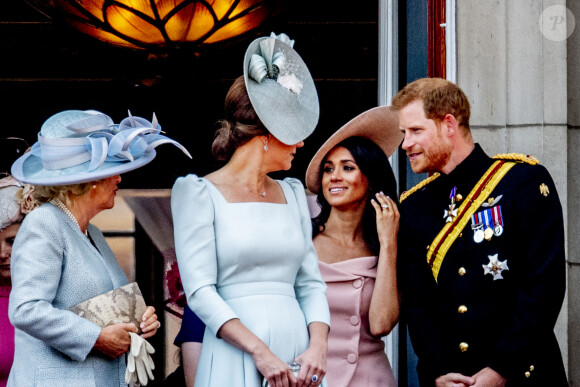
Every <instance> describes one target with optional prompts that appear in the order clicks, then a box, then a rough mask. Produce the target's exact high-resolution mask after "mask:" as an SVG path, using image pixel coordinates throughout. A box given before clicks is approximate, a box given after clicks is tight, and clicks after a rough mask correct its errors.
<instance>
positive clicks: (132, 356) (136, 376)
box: [125, 332, 155, 387]
mask: <svg viewBox="0 0 580 387" xmlns="http://www.w3.org/2000/svg"><path fill="white" fill-rule="evenodd" d="M129 334H130V335H131V347H130V348H129V353H128V356H127V370H126V371H125V383H129V384H130V385H131V387H134V386H146V385H147V383H148V382H149V380H153V370H154V369H155V364H154V363H153V359H152V358H151V354H152V353H155V348H153V346H152V345H151V344H149V342H148V341H147V340H145V339H144V338H142V337H141V336H139V335H138V334H136V333H133V332H129Z"/></svg>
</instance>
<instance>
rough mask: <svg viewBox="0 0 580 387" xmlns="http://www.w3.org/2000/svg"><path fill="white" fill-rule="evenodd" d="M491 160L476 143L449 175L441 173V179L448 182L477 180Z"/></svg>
mask: <svg viewBox="0 0 580 387" xmlns="http://www.w3.org/2000/svg"><path fill="white" fill-rule="evenodd" d="M491 162H492V160H491V158H490V157H489V156H488V155H487V154H486V153H485V152H484V151H483V149H481V146H480V145H479V144H478V143H476V144H475V147H474V148H473V150H472V151H471V153H470V154H469V156H467V157H466V158H465V160H463V161H462V162H461V163H460V164H459V165H457V166H456V167H455V168H454V169H453V170H452V171H451V172H449V174H447V175H446V174H444V173H441V177H444V178H445V180H450V181H463V180H464V179H465V178H477V179H479V178H480V177H481V175H482V174H483V173H484V172H485V171H486V169H487V168H488V167H489V166H490V164H491Z"/></svg>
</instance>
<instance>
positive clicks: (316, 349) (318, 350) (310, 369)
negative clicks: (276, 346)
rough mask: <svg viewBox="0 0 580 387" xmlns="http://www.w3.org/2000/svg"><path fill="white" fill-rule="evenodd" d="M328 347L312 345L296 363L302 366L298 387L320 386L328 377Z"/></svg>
mask: <svg viewBox="0 0 580 387" xmlns="http://www.w3.org/2000/svg"><path fill="white" fill-rule="evenodd" d="M326 352H327V346H313V345H310V346H309V347H308V349H307V350H306V351H304V353H302V354H301V355H300V356H298V357H297V358H296V359H295V360H294V361H295V362H296V363H299V364H300V375H299V376H298V384H297V385H296V386H297V387H309V386H318V385H319V384H320V382H322V379H323V378H324V376H325V375H326Z"/></svg>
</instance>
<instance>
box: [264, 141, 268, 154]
mask: <svg viewBox="0 0 580 387" xmlns="http://www.w3.org/2000/svg"><path fill="white" fill-rule="evenodd" d="M267 151H268V143H266V145H264V152H267Z"/></svg>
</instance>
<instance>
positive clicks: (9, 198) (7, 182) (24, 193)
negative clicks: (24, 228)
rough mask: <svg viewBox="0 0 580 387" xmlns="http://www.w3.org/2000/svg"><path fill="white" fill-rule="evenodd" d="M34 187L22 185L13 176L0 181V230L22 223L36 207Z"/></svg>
mask: <svg viewBox="0 0 580 387" xmlns="http://www.w3.org/2000/svg"><path fill="white" fill-rule="evenodd" d="M33 190H34V187H33V186H31V185H29V184H21V183H20V182H19V181H18V180H16V179H15V178H13V177H12V176H7V177H5V178H3V179H0V230H3V229H5V228H6V227H8V226H10V225H12V224H14V223H18V222H20V221H22V218H23V217H24V215H26V214H28V213H29V212H30V211H32V210H33V209H34V208H35V207H36V202H35V201H34V198H33V197H32V191H33Z"/></svg>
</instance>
